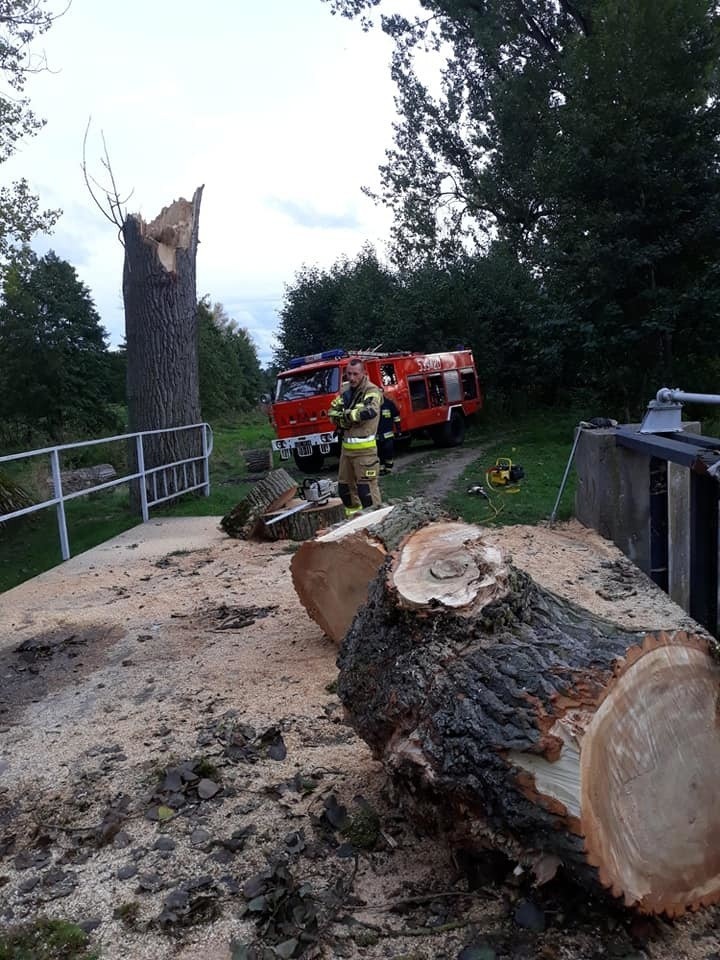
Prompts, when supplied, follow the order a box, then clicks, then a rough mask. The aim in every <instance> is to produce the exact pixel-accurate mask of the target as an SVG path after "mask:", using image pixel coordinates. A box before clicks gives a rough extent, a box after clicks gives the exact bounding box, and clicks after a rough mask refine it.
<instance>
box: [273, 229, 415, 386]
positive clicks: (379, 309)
mask: <svg viewBox="0 0 720 960" xmlns="http://www.w3.org/2000/svg"><path fill="white" fill-rule="evenodd" d="M395 282H396V281H395V277H394V274H393V271H392V270H391V269H390V268H389V267H387V266H384V265H383V264H381V263H380V261H379V260H378V257H377V254H376V253H375V251H374V250H373V248H372V247H371V246H370V245H366V246H364V247H363V249H362V250H361V251H360V253H359V254H358V255H357V256H356V257H355V258H354V259H351V258H349V257H341V258H340V259H338V260H337V261H336V262H335V263H334V264H333V265H332V266H331V267H330V268H329V269H325V270H323V269H321V268H319V267H308V266H304V267H302V268H301V269H300V270H299V271H298V272H297V274H296V276H295V282H294V283H293V284H288V285H287V287H286V290H285V302H284V304H283V307H282V309H281V311H280V330H279V334H278V340H279V343H280V348H279V350H278V351H277V352H276V357H275V360H276V362H277V363H278V365H279V366H281V367H284V366H286V364H287V361H288V360H289V359H290V358H291V357H293V356H298V355H301V354H306V353H317V352H319V351H321V350H327V349H329V348H332V347H345V348H347V349H356V350H358V349H366V350H369V349H372V348H373V347H375V346H378V345H380V344H384V345H385V346H386V347H387V346H388V344H390V343H391V342H392V341H393V340H394V339H395V338H396V336H395V334H396V331H395V325H394V321H393V318H392V316H391V315H390V313H389V312H388V305H389V302H390V298H391V297H392V294H393V291H394V286H395Z"/></svg>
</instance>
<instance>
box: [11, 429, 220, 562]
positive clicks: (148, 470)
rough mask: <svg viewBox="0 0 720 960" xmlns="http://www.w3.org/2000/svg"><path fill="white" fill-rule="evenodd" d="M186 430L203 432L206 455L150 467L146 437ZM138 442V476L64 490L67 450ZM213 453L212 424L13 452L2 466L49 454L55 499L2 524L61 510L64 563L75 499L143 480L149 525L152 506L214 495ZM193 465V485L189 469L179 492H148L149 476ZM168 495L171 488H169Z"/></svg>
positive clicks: (144, 511)
mask: <svg viewBox="0 0 720 960" xmlns="http://www.w3.org/2000/svg"><path fill="white" fill-rule="evenodd" d="M186 430H199V431H200V438H199V439H200V441H201V445H202V454H200V455H198V456H196V457H187V458H186V459H184V460H172V461H169V462H168V463H163V464H161V465H160V466H157V467H146V466H145V450H144V439H145V437H151V436H157V435H158V434H163V433H181V432H183V431H186ZM123 440H125V441H127V440H135V454H136V458H137V470H136V471H135V472H134V473H128V474H125V475H124V476H122V477H117V478H116V479H114V480H108V481H105V482H104V483H98V484H95V485H94V486H92V487H86V488H85V489H84V490H76V491H74V492H72V493H63V489H62V474H61V471H60V453H61V452H63V451H66V450H77V449H79V448H80V447H93V446H97V445H98V444H101V443H114V442H119V441H123ZM212 450H213V432H212V427H211V426H210V424H209V423H192V424H188V425H186V426H182V427H165V428H163V429H160V430H142V431H140V432H138V433H121V434H118V435H116V436H114V437H101V438H100V439H99V440H79V441H77V442H76V443H63V444H58V445H57V446H54V447H40V448H38V449H37V450H26V451H24V452H23V453H11V454H7V455H5V456H2V457H0V463H9V462H10V461H14V460H23V459H26V458H28V457H38V456H42V455H44V454H47V455H48V456H49V457H50V473H51V477H52V484H53V496H52V497H51V498H50V499H49V500H43V501H42V503H34V504H32V506H29V507H23V508H22V509H21V510H13V511H12V512H11V513H4V514H0V524H2V523H4V522H5V521H6V520H14V519H15V518H16V517H22V516H25V515H27V514H30V513H37V512H38V511H39V510H44V509H46V508H47V507H52V506H54V507H55V509H56V511H57V521H58V536H59V538H60V550H61V553H62V558H63V560H69V559H70V542H69V539H68V532H67V521H66V517H65V503H66V502H67V501H68V500H75V499H76V498H77V497H84V496H85V495H86V494H88V493H96V492H97V491H99V490H106V489H108V488H109V487H116V486H118V484H121V483H129V482H131V481H133V480H139V481H140V483H139V486H140V509H141V513H142V518H143V523H147V521H148V519H149V511H150V508H151V507H154V506H157V505H158V504H159V503H165V502H166V501H167V500H173V499H175V497H180V496H182V495H183V494H185V493H191V492H192V491H194V490H202V492H203V496H206V497H209V496H210V455H211V453H212ZM188 463H192V464H193V471H192V475H193V481H194V482H193V483H191V484H190V483H188V476H187V470H186V469H184V470H183V483H182V485H179V484H178V483H177V471H176V473H175V481H176V482H175V489H174V490H173V493H171V494H169V495H166V496H162V497H160V496H158V495H157V485H154V486H153V490H154V496H153V497H152V498H149V497H148V490H147V485H146V482H145V480H146V478H147V477H150V476H152V477H155V476H156V475H157V474H158V473H160V472H162V471H165V470H170V469H174V468H176V467H179V466H183V465H185V464H188ZM196 464H202V480H201V482H200V483H197V482H196V481H197V475H196V470H195V465H196ZM165 492H166V494H167V486H166V491H165Z"/></svg>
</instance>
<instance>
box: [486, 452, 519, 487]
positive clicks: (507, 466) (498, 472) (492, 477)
mask: <svg viewBox="0 0 720 960" xmlns="http://www.w3.org/2000/svg"><path fill="white" fill-rule="evenodd" d="M524 476H525V471H524V470H523V468H522V467H521V466H520V464H519V463H513V462H512V460H511V459H510V458H509V457H498V458H497V460H496V461H495V465H494V466H492V467H489V468H488V471H487V473H486V477H487V482H488V483H489V484H490V486H491V487H509V486H516V485H517V484H519V483H520V481H521V480H522V479H523V477H524Z"/></svg>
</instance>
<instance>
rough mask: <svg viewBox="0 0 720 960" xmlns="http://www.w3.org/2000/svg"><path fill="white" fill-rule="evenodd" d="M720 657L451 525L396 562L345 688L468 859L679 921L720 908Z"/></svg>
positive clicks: (355, 630) (433, 530) (348, 659)
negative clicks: (515, 562) (571, 592)
mask: <svg viewBox="0 0 720 960" xmlns="http://www.w3.org/2000/svg"><path fill="white" fill-rule="evenodd" d="M716 657H717V642H716V641H714V640H712V638H710V637H709V636H708V635H707V634H705V633H704V632H703V630H702V628H701V627H698V628H697V632H694V633H688V632H685V631H680V630H676V631H672V632H663V631H657V632H650V633H643V632H632V631H629V630H625V629H621V628H620V627H618V626H617V625H615V624H611V623H609V622H607V621H604V620H602V619H600V618H599V617H597V616H595V615H593V614H591V613H589V612H587V611H584V610H582V609H580V608H578V607H575V606H573V605H572V604H570V603H569V602H567V601H564V600H562V599H561V598H559V597H557V596H556V595H554V594H552V593H550V592H549V591H547V590H544V589H542V588H541V587H539V586H538V585H537V584H535V583H534V582H533V581H532V580H531V579H530V578H529V577H528V575H527V574H525V573H523V572H522V571H520V570H518V569H516V568H514V567H513V566H512V565H511V564H510V563H508V562H507V560H506V559H505V558H504V556H503V555H502V553H501V552H500V551H499V550H497V549H496V548H494V547H492V546H489V545H488V544H486V543H484V542H483V539H482V531H481V529H480V528H477V527H471V526H468V525H466V524H461V523H452V522H448V521H443V522H440V523H433V524H431V525H429V526H425V527H423V528H421V529H419V530H418V531H417V532H414V533H411V534H410V535H409V536H408V537H406V538H405V539H404V541H403V542H402V543H401V544H400V546H399V548H397V549H393V550H390V551H389V555H388V556H387V557H386V559H385V561H384V563H383V565H382V569H381V570H380V572H379V573H378V575H377V576H376V578H375V580H374V581H373V582H372V584H371V587H370V591H369V600H368V602H367V603H366V604H364V605H363V606H362V608H361V609H360V611H359V612H358V615H357V617H356V618H355V619H354V621H353V623H352V625H351V626H350V629H349V631H348V633H347V635H346V637H345V640H344V642H343V644H342V647H341V650H340V655H339V659H338V664H339V667H340V677H339V683H338V692H339V695H340V698H341V700H342V702H343V703H344V705H345V707H346V709H347V712H348V715H349V718H350V721H351V723H352V725H353V727H354V728H355V730H356V731H357V732H358V733H359V734H360V736H361V737H362V738H363V739H364V740H365V741H366V742H367V743H368V744H369V745H370V747H371V749H372V751H373V753H374V755H375V756H376V757H377V758H379V759H381V760H382V761H383V764H384V765H385V767H386V769H387V771H388V772H389V774H390V776H391V777H392V779H393V781H394V783H395V784H396V785H397V787H398V789H399V792H400V795H401V797H402V798H403V801H404V803H405V804H406V805H407V806H408V808H409V809H410V811H411V812H412V814H413V815H414V816H415V818H416V820H417V821H418V822H420V823H424V824H425V825H426V826H428V827H432V828H433V829H436V830H439V831H441V832H442V833H443V834H444V835H445V836H446V837H447V839H448V841H449V843H450V844H451V845H452V846H454V847H455V848H462V849H464V850H466V851H468V850H469V851H471V852H481V851H482V850H483V849H484V848H487V847H488V846H494V847H497V848H500V849H502V850H503V851H504V852H505V853H507V854H508V855H510V856H511V857H513V858H515V859H517V860H518V861H520V862H522V863H523V864H525V865H527V866H529V867H531V868H533V869H534V870H535V871H536V874H537V875H538V877H539V878H540V879H549V876H550V875H552V874H553V873H554V871H555V869H556V868H557V867H558V866H559V867H562V868H563V870H564V871H565V872H566V873H567V874H568V875H569V876H571V877H572V878H573V879H574V880H575V881H576V882H578V883H580V884H581V885H582V886H583V887H585V888H586V889H587V890H589V891H591V892H594V893H600V892H603V893H604V894H608V893H609V894H610V895H611V896H613V897H616V898H621V899H622V900H623V902H624V903H625V905H627V906H631V907H634V908H636V909H638V910H639V911H641V912H645V913H654V914H660V913H665V914H668V915H670V916H673V915H678V914H681V913H683V912H684V911H685V910H688V909H696V908H697V907H699V906H701V905H703V904H709V903H714V902H717V901H718V900H720V847H718V842H717V837H718V836H719V835H720V804H718V803H717V790H718V786H719V785H720V737H719V736H718V717H717V708H718V703H719V702H720V695H719V692H718V691H719V689H720V687H719V681H720V667H719V666H718V662H717V659H716Z"/></svg>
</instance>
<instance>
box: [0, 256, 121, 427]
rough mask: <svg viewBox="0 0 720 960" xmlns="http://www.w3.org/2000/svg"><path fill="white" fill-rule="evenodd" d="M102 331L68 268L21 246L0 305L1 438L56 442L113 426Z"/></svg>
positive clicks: (86, 296)
mask: <svg viewBox="0 0 720 960" xmlns="http://www.w3.org/2000/svg"><path fill="white" fill-rule="evenodd" d="M106 339H107V333H106V332H105V330H104V329H103V327H102V326H101V324H100V318H99V316H98V313H97V311H96V309H95V305H94V304H93V302H92V299H91V297H90V293H89V291H88V289H87V287H86V286H85V285H84V284H83V283H82V282H81V281H80V280H79V279H78V276H77V274H76V272H75V269H74V268H73V267H72V266H71V265H70V264H69V263H68V262H67V261H65V260H61V259H60V258H59V257H57V256H56V255H55V254H54V253H53V252H52V251H51V252H49V253H48V254H46V255H45V256H44V257H43V258H42V259H40V260H38V259H37V258H36V257H35V256H34V255H33V254H32V253H31V252H29V251H26V252H25V254H24V256H23V257H21V258H19V259H18V260H17V261H16V262H15V263H14V264H13V265H12V266H11V267H10V268H8V269H7V270H6V272H5V276H4V281H3V289H2V303H1V304H0V355H2V358H3V362H2V365H0V420H2V422H3V424H4V429H5V432H6V435H8V439H15V440H16V441H19V442H29V441H31V440H32V437H33V436H37V435H39V436H42V437H49V438H50V439H52V440H54V441H56V442H61V441H63V440H66V439H68V438H69V437H70V436H75V437H76V436H85V435H87V434H88V433H95V432H97V431H99V430H102V429H103V428H104V427H107V426H114V425H115V418H114V415H113V413H112V411H111V408H110V405H109V403H108V399H107V392H106V374H107V347H106V342H105V341H106Z"/></svg>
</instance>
